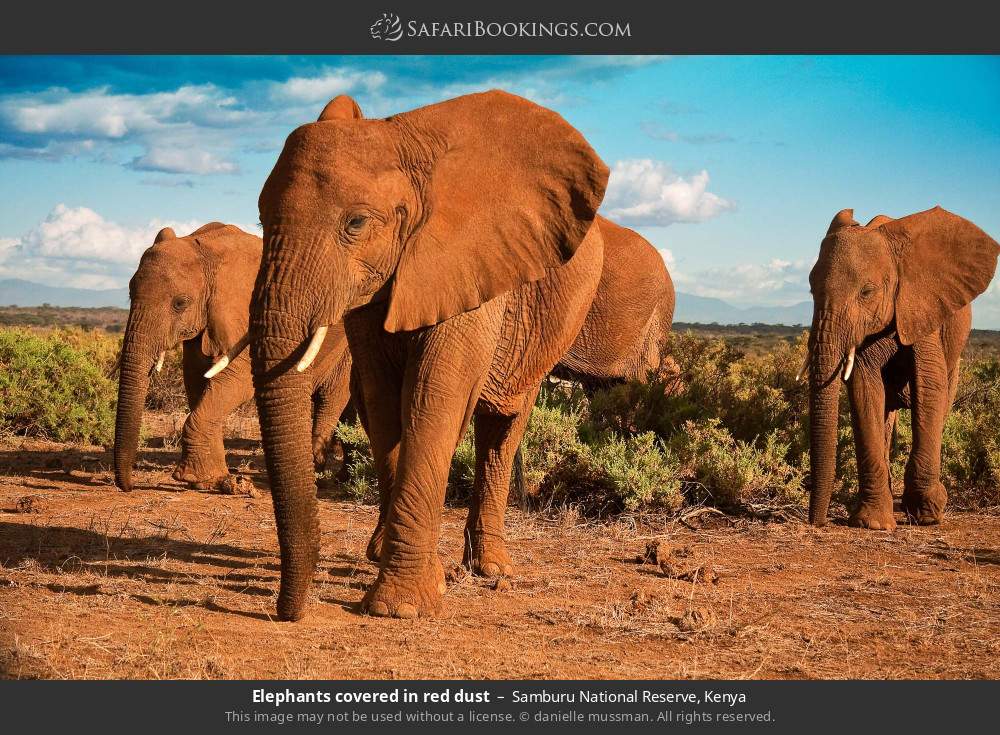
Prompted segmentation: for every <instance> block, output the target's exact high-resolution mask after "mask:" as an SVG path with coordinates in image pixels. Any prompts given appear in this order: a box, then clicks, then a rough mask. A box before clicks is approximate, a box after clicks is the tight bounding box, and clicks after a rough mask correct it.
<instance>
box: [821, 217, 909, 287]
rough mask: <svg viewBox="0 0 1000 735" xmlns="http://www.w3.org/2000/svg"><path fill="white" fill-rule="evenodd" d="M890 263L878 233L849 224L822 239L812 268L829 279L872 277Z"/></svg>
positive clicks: (850, 279)
mask: <svg viewBox="0 0 1000 735" xmlns="http://www.w3.org/2000/svg"><path fill="white" fill-rule="evenodd" d="M855 229H856V231H855ZM890 266H891V258H890V255H889V253H888V251H887V250H886V246H885V242H884V240H883V239H882V238H881V237H879V236H877V235H875V234H873V233H871V232H868V231H865V230H864V229H862V228H851V231H847V232H840V233H837V234H836V235H832V236H830V237H828V238H826V239H825V240H824V241H823V245H822V246H821V248H820V257H819V259H818V260H817V262H816V266H815V268H814V269H813V270H814V273H817V274H822V275H824V276H826V277H828V278H830V279H832V280H838V279H845V280H849V281H855V280H858V279H860V278H870V277H873V276H875V275H877V274H878V273H879V272H880V271H881V270H882V269H884V268H888V267H890Z"/></svg>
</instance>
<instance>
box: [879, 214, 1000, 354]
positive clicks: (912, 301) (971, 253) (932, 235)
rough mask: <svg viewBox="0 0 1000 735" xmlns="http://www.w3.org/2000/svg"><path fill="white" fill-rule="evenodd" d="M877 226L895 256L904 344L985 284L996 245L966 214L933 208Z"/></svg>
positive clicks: (993, 263) (939, 321) (990, 275)
mask: <svg viewBox="0 0 1000 735" xmlns="http://www.w3.org/2000/svg"><path fill="white" fill-rule="evenodd" d="M878 230H879V231H880V232H882V233H884V234H885V236H886V237H887V238H888V240H889V242H890V245H891V247H892V248H893V250H894V251H895V252H896V254H897V258H898V263H899V288H898V290H897V293H896V330H897V331H898V332H899V339H900V341H901V342H902V343H903V344H905V345H912V344H913V343H914V342H916V341H917V340H918V339H920V338H921V337H922V336H924V335H925V334H929V333H930V332H932V331H934V330H935V329H937V328H938V327H940V326H941V324H942V323H943V322H944V320H945V319H947V318H948V316H949V315H950V314H951V313H952V312H954V311H955V310H957V309H961V308H962V307H963V306H965V305H966V304H968V303H969V302H971V301H972V300H973V299H974V298H976V296H978V295H979V294H981V293H982V292H983V291H985V290H986V288H987V286H989V285H990V280H991V279H992V278H993V272H994V271H995V270H996V266H997V253H998V252H1000V246H998V245H997V243H996V242H994V240H993V239H992V238H991V237H990V236H989V235H987V234H986V233H985V232H983V231H982V230H980V229H979V228H978V227H976V226H975V225H974V224H972V223H971V222H969V220H967V219H964V218H962V217H959V216H958V215H956V214H952V213H951V212H948V211H946V210H944V209H941V207H935V208H934V209H929V210H927V211H926V212H918V213H917V214H911V215H910V216H909V217H902V218H901V219H897V220H893V221H892V222H887V223H886V224H884V225H882V226H881V227H879V228H878Z"/></svg>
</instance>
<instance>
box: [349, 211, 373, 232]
mask: <svg viewBox="0 0 1000 735" xmlns="http://www.w3.org/2000/svg"><path fill="white" fill-rule="evenodd" d="M367 223H368V218H367V217H365V216H364V215H363V214H356V215H354V216H353V217H351V218H350V219H349V220H347V227H346V228H345V229H346V230H347V234H349V235H360V234H361V231H362V230H363V229H365V225H366V224H367Z"/></svg>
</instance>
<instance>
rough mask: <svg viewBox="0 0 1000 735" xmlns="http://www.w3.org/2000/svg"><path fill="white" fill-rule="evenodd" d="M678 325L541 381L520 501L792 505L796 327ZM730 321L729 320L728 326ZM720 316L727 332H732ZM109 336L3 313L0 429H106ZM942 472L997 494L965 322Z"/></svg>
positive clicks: (996, 394)
mask: <svg viewBox="0 0 1000 735" xmlns="http://www.w3.org/2000/svg"><path fill="white" fill-rule="evenodd" d="M754 328H755V329H756V331H757V332H760V333H761V334H756V335H751V336H748V335H747V334H746V333H745V332H743V331H741V330H740V328H739V327H729V328H727V327H701V328H699V331H697V332H696V331H694V330H693V329H686V330H684V331H678V332H675V333H674V335H673V337H672V340H671V344H670V348H669V349H670V355H671V357H672V361H673V365H672V366H671V369H670V370H668V371H664V372H663V373H662V374H659V375H655V376H652V379H651V380H650V382H648V383H645V384H640V383H628V384H624V385H614V386H609V387H606V388H604V389H601V390H597V391H596V392H592V393H590V394H589V395H588V394H585V393H584V391H583V390H582V389H581V388H580V387H579V386H577V385H575V384H572V383H568V382H564V381H550V382H547V383H546V384H545V385H544V386H543V390H542V392H541V394H540V396H539V399H538V404H537V408H536V410H535V411H534V413H533V415H532V417H531V421H530V423H529V426H528V430H527V433H526V436H525V439H524V442H523V445H522V450H521V454H522V457H523V483H522V486H523V489H524V495H523V496H522V497H515V498H514V501H515V502H519V503H521V504H522V505H524V506H526V507H531V508H536V509H551V508H558V507H564V506H566V505H573V506H575V507H577V509H578V510H579V511H580V512H582V513H585V514H588V515H609V514H614V513H619V512H621V511H641V512H655V513H675V512H677V511H679V510H682V509H683V508H685V507H687V506H690V505H694V504H704V505H710V506H714V507H717V508H720V509H722V510H724V511H727V512H750V513H752V514H754V515H760V514H772V513H775V512H781V513H786V514H799V513H801V512H802V510H803V509H804V508H805V504H806V495H807V490H806V488H807V481H808V475H809V452H808V393H807V388H806V386H805V384H804V383H797V382H796V381H795V373H796V371H797V369H798V366H799V365H800V364H801V361H802V356H803V354H804V350H805V333H804V332H803V331H802V330H798V329H794V328H783V327H765V326H762V325H754ZM732 330H737V331H735V332H733V331H732ZM727 332H731V333H727ZM119 347H120V337H119V336H118V335H116V334H113V333H109V331H107V330H106V329H105V328H103V327H101V328H96V329H83V328H80V327H48V328H32V327H7V328H2V329H0V435H6V436H31V437H38V438H48V439H52V440H55V441H60V442H76V443H84V444H103V445H108V444H110V442H111V441H112V439H113V434H114V416H115V400H116V393H117V384H116V379H115V377H114V366H115V361H116V358H117V354H118V350H119ZM147 408H148V409H149V410H152V411H160V412H170V411H183V410H186V401H185V398H184V390H183V383H182V378H181V368H180V354H179V352H177V351H175V353H173V354H171V355H169V356H168V359H167V361H166V363H165V366H164V369H163V371H162V372H161V373H160V374H157V375H154V379H153V381H152V385H151V389H150V393H149V396H148V398H147ZM907 414H908V412H905V411H904V412H901V416H900V421H899V426H898V430H897V437H896V443H895V450H894V452H893V457H892V460H893V461H892V469H893V478H894V482H895V483H896V487H895V490H896V493H897V494H898V493H899V492H900V490H901V488H900V487H899V485H898V483H900V482H901V478H902V476H903V467H904V465H905V460H906V456H907V454H908V451H909V446H910V441H911V434H910V430H909V416H908V415H907ZM338 433H339V435H340V438H341V440H342V441H343V443H344V445H345V450H346V452H345V465H344V467H343V468H342V469H341V470H340V472H339V473H337V474H336V475H334V474H333V473H328V476H327V477H326V478H325V482H326V484H328V485H333V486H335V487H337V488H339V489H340V490H342V491H343V492H345V493H346V494H348V495H349V496H351V497H354V498H356V499H358V500H362V501H371V500H374V498H375V494H376V488H375V479H374V469H373V467H372V462H371V457H370V454H369V452H368V446H367V441H366V438H365V435H364V432H363V431H362V430H361V427H360V426H359V425H358V424H357V423H356V422H355V423H348V424H342V425H341V427H340V429H339V430H338ZM838 465H839V469H838V477H839V479H840V482H841V489H840V494H839V498H837V499H839V500H840V501H841V502H844V501H847V500H848V498H849V497H850V496H851V495H852V494H853V488H854V486H855V485H854V483H855V478H856V471H855V462H854V451H853V443H852V440H851V430H850V418H849V415H848V408H847V401H846V398H845V397H842V399H841V416H840V443H839V450H838ZM473 467H474V452H473V445H472V435H471V430H470V433H469V434H468V435H467V436H466V437H465V438H464V440H463V441H462V443H461V444H460V445H459V447H458V450H457V451H456V453H455V458H454V460H453V462H452V470H451V476H450V481H449V497H450V498H451V499H453V500H456V501H460V500H463V499H464V498H465V497H466V496H467V495H468V493H469V492H470V491H471V487H472V478H473ZM942 479H943V481H944V482H945V485H946V487H948V488H949V492H950V496H951V499H950V507H952V508H965V509H970V510H990V509H993V510H996V509H998V508H1000V491H998V487H1000V351H998V350H997V349H996V336H995V335H994V333H989V332H974V333H973V336H972V338H971V339H970V345H969V348H968V350H967V356H966V358H965V360H964V361H963V363H962V381H961V385H960V387H959V390H958V397H957V399H956V403H955V408H954V410H953V411H952V412H951V414H950V416H949V418H948V422H947V424H946V426H945V431H944V450H943V463H942Z"/></svg>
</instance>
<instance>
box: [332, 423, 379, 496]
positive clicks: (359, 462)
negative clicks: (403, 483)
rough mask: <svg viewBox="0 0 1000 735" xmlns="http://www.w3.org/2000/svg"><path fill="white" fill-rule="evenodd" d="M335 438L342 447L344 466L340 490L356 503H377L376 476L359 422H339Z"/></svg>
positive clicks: (366, 436) (363, 431) (369, 448)
mask: <svg viewBox="0 0 1000 735" xmlns="http://www.w3.org/2000/svg"><path fill="white" fill-rule="evenodd" d="M337 438H338V439H340V442H341V444H342V445H343V446H344V466H345V467H346V474H347V479H346V480H345V481H344V482H342V483H341V484H340V487H341V489H342V490H343V491H344V492H346V493H347V494H348V495H349V496H351V497H352V498H354V499H355V500H357V501H358V502H368V503H373V502H374V503H377V502H378V476H377V474H376V472H375V462H374V460H373V459H372V450H371V444H370V443H369V442H368V435H367V434H366V433H365V430H364V428H362V426H361V422H360V421H358V420H357V419H355V420H354V423H350V424H348V423H344V422H341V423H340V424H339V425H338V426H337Z"/></svg>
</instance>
